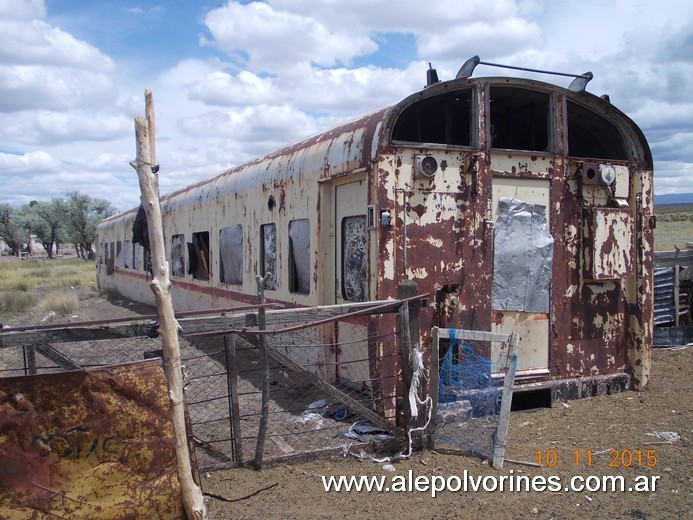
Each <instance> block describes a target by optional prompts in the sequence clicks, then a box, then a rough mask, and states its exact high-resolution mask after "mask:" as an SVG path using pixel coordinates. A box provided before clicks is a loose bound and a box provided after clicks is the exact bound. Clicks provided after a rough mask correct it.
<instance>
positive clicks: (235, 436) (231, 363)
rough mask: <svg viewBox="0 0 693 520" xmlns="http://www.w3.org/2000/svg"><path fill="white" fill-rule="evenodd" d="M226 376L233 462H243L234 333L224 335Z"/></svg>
mask: <svg viewBox="0 0 693 520" xmlns="http://www.w3.org/2000/svg"><path fill="white" fill-rule="evenodd" d="M224 352H225V353H226V378H227V385H228V389H229V422H230V427H231V443H232V444H231V447H232V449H231V453H232V455H233V460H234V461H235V462H243V444H242V441H241V439H242V437H241V418H240V406H239V403H238V367H237V365H236V335H235V334H232V335H231V339H230V340H229V335H228V334H225V335H224Z"/></svg>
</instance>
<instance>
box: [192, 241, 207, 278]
mask: <svg viewBox="0 0 693 520" xmlns="http://www.w3.org/2000/svg"><path fill="white" fill-rule="evenodd" d="M188 274H191V275H192V277H193V278H194V279H195V280H209V232H208V231H202V232H200V233H193V235H192V242H188Z"/></svg>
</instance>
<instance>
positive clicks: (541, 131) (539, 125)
mask: <svg viewBox="0 0 693 520" xmlns="http://www.w3.org/2000/svg"><path fill="white" fill-rule="evenodd" d="M549 99H550V98H549V95H548V94H546V93H544V92H536V91H533V90H527V89H521V88H513V87H492V88H491V146H492V147H493V148H506V149H512V150H529V151H533V152H543V151H548V149H549V114H550V111H549Z"/></svg>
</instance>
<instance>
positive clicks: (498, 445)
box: [493, 316, 518, 469]
mask: <svg viewBox="0 0 693 520" xmlns="http://www.w3.org/2000/svg"><path fill="white" fill-rule="evenodd" d="M517 320H518V317H517V316H516V317H515V323H517ZM511 338H512V339H510V340H509V341H508V359H507V362H506V364H505V379H504V380H503V396H502V398H501V407H500V412H499V417H498V429H497V430H496V442H495V443H494V444H495V446H494V449H493V467H494V469H503V458H504V457H505V442H506V440H507V438H508V426H509V425H510V405H511V404H512V400H513V385H514V384H515V373H516V372H517V332H516V331H513V334H512V337H511Z"/></svg>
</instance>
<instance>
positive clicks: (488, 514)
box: [8, 296, 693, 520]
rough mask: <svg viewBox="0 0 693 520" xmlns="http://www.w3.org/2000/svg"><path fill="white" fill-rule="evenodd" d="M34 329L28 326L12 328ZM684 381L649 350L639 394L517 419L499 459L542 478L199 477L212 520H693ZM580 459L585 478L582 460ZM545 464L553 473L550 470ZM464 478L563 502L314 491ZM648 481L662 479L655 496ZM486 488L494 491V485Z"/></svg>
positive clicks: (461, 460)
mask: <svg viewBox="0 0 693 520" xmlns="http://www.w3.org/2000/svg"><path fill="white" fill-rule="evenodd" d="M152 312H153V309H152V308H151V307H147V306H142V305H139V304H132V303H128V302H125V301H121V300H116V301H110V302H109V301H107V300H105V299H103V298H100V297H97V296H92V297H91V298H88V299H85V300H82V302H81V306H80V309H79V310H78V311H77V312H76V313H75V314H74V315H73V316H71V317H70V318H69V319H66V320H64V321H87V320H95V319H99V318H104V317H108V318H116V317H125V316H134V315H137V314H150V313H152ZM39 318H40V317H39ZM36 319H37V316H32V315H27V316H24V317H23V318H22V319H21V320H14V321H13V322H12V323H8V325H10V326H19V325H23V324H28V323H31V322H35V321H36ZM692 376H693V348H691V347H690V346H689V347H681V348H676V349H655V352H654V363H653V372H652V382H651V386H650V389H649V390H647V391H645V392H626V393H622V394H617V395H611V396H603V397H594V398H587V399H583V400H579V401H571V402H569V403H565V404H562V403H556V404H554V407H553V408H551V409H539V410H535V411H522V412H513V413H512V414H511V423H510V429H509V439H508V447H507V450H506V458H507V459H512V460H514V461H523V462H529V463H534V464H536V463H537V460H538V457H537V452H540V453H541V454H542V459H543V462H544V464H543V467H535V466H528V465H524V464H518V463H515V462H509V461H506V463H505V466H504V467H503V469H502V470H500V471H496V470H494V469H493V468H491V467H490V466H489V465H488V464H487V463H486V462H484V461H481V460H479V459H477V458H474V457H469V456H464V455H459V454H444V453H436V452H431V451H426V452H416V453H414V454H413V455H412V456H411V457H410V458H408V459H405V460H400V461H397V462H395V463H394V464H393V466H394V471H388V470H387V469H386V468H385V466H386V463H383V462H381V463H376V462H372V461H364V462H360V461H358V460H356V459H355V458H352V457H346V458H341V457H340V458H337V459H325V458H321V459H316V460H313V461H311V462H306V463H300V464H290V465H280V466H275V467H270V468H266V469H263V470H262V471H255V470H252V469H234V470H225V471H216V472H211V473H205V474H203V475H202V487H203V492H204V493H206V494H208V496H207V497H206V504H207V511H208V518H209V519H212V520H217V519H231V518H243V519H254V518H263V519H267V518H291V519H319V518H333V517H347V518H350V519H354V520H356V519H362V518H363V519H366V518H368V519H370V518H386V517H387V518H392V519H398V520H399V519H409V518H412V519H413V518H416V519H420V518H432V519H433V518H436V519H442V518H474V519H476V518H494V519H506V518H507V519H511V518H513V519H514V518H532V519H550V518H554V519H569V520H570V519H578V518H609V519H660V518H661V519H665V518H666V519H669V518H693V474H692V472H691V467H692V466H693V464H692V463H693V457H692V447H691V441H693V420H692V419H693V414H692V411H693V405H692V404H691V403H692V402H693V401H692V399H691V395H693V378H692ZM666 432H673V433H666ZM551 450H553V451H551ZM648 450H652V451H648ZM588 451H590V452H591V455H592V456H591V466H588V463H587V460H586V458H587V452H588ZM576 452H577V454H578V456H579V459H578V461H577V465H576V459H575V453H576ZM554 456H555V460H554ZM631 456H632V457H631ZM655 459H656V460H655ZM547 460H548V462H549V463H554V462H555V465H554V466H553V467H547V465H546V462H547ZM612 465H613V466H614V467H612ZM389 469H392V468H389ZM465 471H466V472H467V475H468V478H470V479H471V478H473V479H477V478H478V477H487V476H495V477H501V476H508V477H517V476H528V477H529V478H530V479H534V482H536V483H537V484H539V483H540V482H539V481H538V480H537V479H536V478H535V477H539V476H543V477H546V478H547V479H548V478H549V477H551V476H557V477H560V479H561V481H560V483H561V491H558V492H552V491H544V492H539V491H529V492H527V491H524V488H523V491H520V492H518V491H509V490H508V488H509V486H510V483H509V480H507V479H506V481H505V484H504V487H505V490H504V491H502V492H501V491H499V490H496V491H483V490H481V491H477V492H474V491H472V490H471V484H468V491H467V492H464V491H463V490H459V491H444V492H440V493H438V494H437V496H436V497H435V498H434V497H432V496H431V495H432V493H431V489H430V487H429V488H428V490H424V491H418V492H417V491H390V492H376V491H372V492H366V491H361V492H355V491H352V492H345V491H341V492H335V491H331V492H326V491H325V489H324V487H323V480H322V477H323V476H325V477H329V476H339V475H345V476H347V477H351V476H355V477H357V478H358V477H359V476H361V475H369V476H384V477H385V478H386V479H387V483H388V484H390V485H393V486H395V485H396V483H399V484H402V483H404V485H405V486H406V485H408V484H407V483H408V482H409V475H411V478H412V482H414V481H415V479H416V478H417V477H426V478H427V479H429V480H430V479H432V477H434V476H438V477H443V478H445V479H450V477H452V479H451V480H450V481H451V483H453V484H454V483H455V482H456V481H455V477H459V478H461V479H463V478H464V475H465V473H464V472H465ZM592 475H594V476H597V477H602V476H605V475H613V476H619V475H621V476H623V477H624V478H625V485H626V487H629V486H633V485H634V482H635V478H636V477H637V476H645V477H648V478H647V482H648V483H649V484H650V488H649V489H648V490H646V491H641V492H635V491H632V492H628V491H623V492H620V491H618V492H612V491H609V492H599V491H584V492H574V491H565V489H564V488H565V486H567V485H568V484H569V482H570V480H571V478H572V477H576V476H577V477H584V478H586V477H588V476H592ZM653 477H659V478H658V479H656V481H655V485H656V487H655V488H654V489H653V488H652V487H651V484H652V478H653ZM419 483H420V484H419V488H420V489H423V488H425V485H424V481H423V480H419ZM484 483H485V484H486V486H487V487H489V488H490V487H491V486H492V481H491V480H490V479H485V480H484ZM578 483H579V482H578ZM523 485H524V484H523ZM212 495H213V496H216V497H217V498H214V497H213V496H212ZM222 497H223V498H224V499H226V500H227V501H224V500H222V499H221V498H222Z"/></svg>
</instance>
